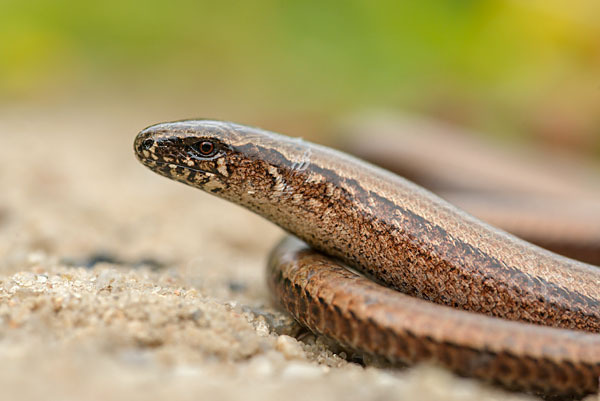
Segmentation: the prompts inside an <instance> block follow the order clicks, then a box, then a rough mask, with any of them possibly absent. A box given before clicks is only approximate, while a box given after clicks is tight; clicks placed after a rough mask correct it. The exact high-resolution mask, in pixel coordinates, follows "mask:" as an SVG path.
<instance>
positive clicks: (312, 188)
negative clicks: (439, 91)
mask: <svg viewBox="0 0 600 401" xmlns="http://www.w3.org/2000/svg"><path fill="white" fill-rule="evenodd" d="M134 149H135V152H136V155H137V156H138V158H139V159H140V161H141V162H142V163H143V164H144V165H146V166H147V167H149V168H150V169H152V170H153V171H155V172H157V173H159V174H161V175H163V176H166V177H168V178H171V179H174V180H177V181H180V182H183V183H185V184H188V185H191V186H194V187H196V188H200V189H203V190H205V191H207V192H210V193H212V194H215V195H217V196H220V197H222V198H224V199H227V200H229V201H232V202H235V203H237V204H240V205H242V206H245V207H247V208H248V209H250V210H252V211H254V212H256V213H258V214H260V215H262V216H263V217H265V218H267V219H269V220H270V221H272V222H274V223H275V224H277V225H279V226H281V227H282V228H284V229H285V230H287V231H289V232H290V233H292V234H294V235H296V236H297V237H299V238H301V239H302V240H304V241H305V242H306V243H307V244H309V245H310V246H311V247H312V248H314V249H316V250H318V251H321V252H323V253H325V254H327V255H330V256H333V257H336V258H339V259H341V260H342V261H344V262H345V263H347V264H349V265H351V266H352V267H354V268H356V269H358V270H360V271H362V272H363V273H365V274H367V275H369V276H372V277H374V278H376V279H377V280H378V281H379V282H382V283H385V284H386V285H387V286H389V287H391V288H394V289H396V290H399V291H401V292H403V293H405V294H407V295H411V296H415V297H418V298H422V299H425V300H428V301H433V302H435V303H437V304H440V305H435V304H433V303H430V302H425V301H422V300H415V299H412V298H410V297H407V296H405V295H400V294H398V293H394V292H392V291H391V290H388V289H384V288H382V287H380V286H376V285H375V284H373V283H371V282H369V281H366V280H365V279H355V278H350V276H348V275H349V274H350V273H343V271H341V270H340V268H339V266H338V265H337V264H336V262H334V261H333V260H331V259H328V258H325V257H323V256H319V257H316V256H314V257H313V256H310V254H309V256H308V257H309V259H310V260H312V262H313V263H306V262H305V261H306V260H307V259H306V257H307V253H306V252H304V251H301V252H298V251H297V249H295V248H294V247H291V248H290V245H289V244H283V245H281V246H280V247H279V248H278V250H277V251H275V253H274V254H273V255H274V256H273V257H272V259H271V260H272V262H271V274H270V285H271V287H272V289H273V291H274V293H275V294H276V296H277V297H278V299H279V300H280V301H281V303H282V304H283V305H284V306H285V307H286V308H287V309H288V311H290V313H292V315H294V316H295V318H296V319H298V320H299V321H300V322H301V323H302V324H304V325H306V326H307V327H308V328H310V329H311V330H313V331H316V332H320V333H323V334H326V335H328V336H330V337H332V338H334V339H336V340H338V341H340V342H342V343H344V344H346V345H349V346H351V347H354V348H357V349H360V350H363V351H366V352H371V353H376V354H380V355H383V356H385V357H388V358H389V359H391V360H397V361H404V362H416V361H420V360H424V359H427V360H434V361H437V362H438V363H440V364H442V365H445V366H448V367H450V368H452V369H454V370H455V371H457V372H458V373H461V374H466V375H473V376H477V377H482V378H487V379H490V380H493V381H496V382H499V383H503V384H505V385H507V386H510V387H515V388H521V389H527V390H535V391H542V392H545V393H549V394H562V395H582V394H586V393H590V392H594V391H596V390H597V378H598V375H599V374H600V336H599V335H597V334H589V333H583V331H587V332H592V333H598V332H600V302H599V300H600V270H599V269H597V268H596V267H594V266H590V265H586V264H583V263H580V262H577V261H574V260H570V259H567V258H564V257H560V256H558V255H555V254H553V253H551V252H548V251H546V250H544V249H541V248H538V247H536V246H534V245H531V244H529V243H527V242H524V241H522V240H519V239H517V238H516V237H513V236H511V235H509V234H507V233H505V232H503V231H500V230H497V229H495V228H493V227H491V226H488V225H486V224H484V223H482V222H480V221H478V220H477V219H475V218H473V217H471V216H469V215H467V214H466V213H464V212H462V211H460V210H458V209H457V208H455V207H453V206H452V205H450V204H448V203H446V202H445V201H443V200H441V199H440V198H438V197H436V196H435V195H433V194H431V193H430V192H428V191H426V190H424V189H422V188H420V187H418V186H416V185H414V184H412V183H410V182H409V181H406V180H404V179H403V178H401V177H398V176H396V175H394V174H392V173H389V172H387V171H385V170H382V169H379V168H377V167H375V166H372V165H370V164H368V163H365V162H363V161H361V160H358V159H355V158H352V157H350V156H348V155H345V154H343V153H340V152H336V151H334V150H331V149H328V148H325V147H322V146H318V145H315V144H311V143H308V142H304V141H302V140H299V139H292V138H288V137H285V136H282V135H278V134H274V133H270V132H267V131H263V130H260V129H256V128H250V127H245V126H241V125H236V124H232V123H224V122H219V121H208V120H196V121H180V122H173V123H163V124H158V125H154V126H151V127H149V128H146V129H145V130H143V131H142V132H140V134H139V135H138V137H137V138H136V140H135V144H134ZM290 249H291V250H290ZM281 255H288V256H286V257H283V256H281ZM289 255H292V256H289ZM311 258H312V259H311ZM290 260H292V261H293V262H290ZM273 261H275V262H273ZM277 261H281V262H280V263H279V262H277ZM290 263H291V264H292V265H293V264H294V263H295V264H297V265H298V266H300V267H299V268H298V269H297V271H298V272H300V273H297V272H296V270H294V269H296V268H295V267H294V268H293V269H292V268H291V267H290V266H291V265H290ZM290 269H291V270H290ZM292 271H294V272H296V273H292ZM307 272H308V273H307ZM336 277H337V278H336ZM352 277H353V276H352ZM348 280H350V282H352V285H350V284H348ZM291 289H294V290H295V291H291V292H290V291H288V290H291ZM323 292H325V293H327V294H330V296H327V297H325V296H322V293H323ZM365 294H368V295H365ZM355 295H356V296H355ZM442 305H446V306H453V307H455V308H458V309H462V310H463V311H453V310H451V309H449V308H447V307H446V306H442ZM464 311H470V312H477V313H479V314H481V315H476V314H473V313H467V312H464ZM485 315H488V316H485ZM494 317H501V318H504V319H507V320H512V321H519V322H510V321H502V320H498V319H496V318H494ZM409 321H412V322H413V323H415V324H416V325H417V326H415V328H414V329H411V327H410V326H408V325H406V324H405V323H406V322H409ZM327 322H332V323H331V324H327ZM334 322H335V323H334ZM538 325H544V326H550V327H541V326H538ZM465 328H468V330H467V329H465ZM565 329H570V330H565ZM456 333H459V334H460V335H458V334H456ZM409 340H410V341H409ZM413 347H416V348H413ZM411 349H412V350H411ZM515 369H516V370H515ZM515 371H516V372H521V373H520V374H515Z"/></svg>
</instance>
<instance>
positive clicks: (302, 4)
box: [0, 0, 600, 147]
mask: <svg viewBox="0 0 600 401" xmlns="http://www.w3.org/2000/svg"><path fill="white" fill-rule="evenodd" d="M599 17H600V2H598V1H596V0H587V1H569V2H567V1H564V0H528V1H522V0H512V1H511V0H487V1H486V0H481V1H474V0H460V1H450V0H448V1H442V0H440V1H425V2H410V1H403V2H400V1H378V2H373V1H367V0H347V1H333V0H319V1H317V0H305V1H284V0H280V1H276V0H254V1H230V0H225V1H197V0H196V1H194V0H171V1H168V2H164V1H157V0H145V1H135V0H105V1H102V2H84V1H77V0H27V1H23V0H0V99H3V100H4V101H7V100H8V101H11V100H13V99H28V98H35V97H36V96H40V95H43V96H48V95H50V96H52V94H56V93H61V92H69V91H71V90H77V88H81V87H102V88H107V87H108V88H111V87H114V88H115V89H118V88H121V89H123V88H126V89H127V90H138V91H146V92H150V91H154V93H162V92H164V91H166V92H169V91H170V93H182V94H184V95H185V96H191V97H193V96H197V94H198V93H199V92H200V91H201V92H202V96H208V97H210V96H211V94H216V93H218V94H219V96H225V97H227V96H231V97H235V98H236V99H237V101H241V102H248V103H252V104H255V105H256V104H261V105H264V107H270V108H273V107H274V108H275V110H276V109H277V108H282V109H293V108H297V109H301V110H320V111H323V112H325V113H335V112H339V111H348V110H353V109H357V108H360V107H386V108H395V107H403V108H411V109H415V110H419V111H423V112H426V113H430V114H434V115H437V116H441V117H444V118H447V119H451V120H455V121H458V122H461V123H465V124H468V125H473V126H476V127H479V128H483V129H486V130H488V129H489V130H492V131H502V132H505V133H510V132H518V133H522V132H528V133H531V134H532V135H534V136H535V135H537V136H543V137H546V138H550V139H552V140H553V139H556V138H558V140H560V141H563V142H564V140H565V139H564V138H565V137H566V136H568V137H569V138H568V140H567V142H569V143H572V144H575V145H577V146H579V147H582V146H583V147H589V146H597V145H598V142H599V141H598V136H600V106H599V105H600V22H599V20H598V18H599ZM561 138H562V139H561Z"/></svg>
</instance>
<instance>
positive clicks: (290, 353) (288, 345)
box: [275, 335, 305, 359]
mask: <svg viewBox="0 0 600 401" xmlns="http://www.w3.org/2000/svg"><path fill="white" fill-rule="evenodd" d="M275 349H276V350H277V351H279V352H281V353H282V354H283V356H285V359H300V358H303V357H304V356H305V355H304V350H303V349H302V347H301V346H300V344H299V343H298V341H296V340H295V339H294V338H292V337H290V336H286V335H281V336H279V337H277V344H276V346H275Z"/></svg>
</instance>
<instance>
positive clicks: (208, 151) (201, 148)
mask: <svg viewBox="0 0 600 401" xmlns="http://www.w3.org/2000/svg"><path fill="white" fill-rule="evenodd" d="M195 147H196V149H197V150H198V152H200V154H201V155H202V156H205V157H208V156H212V155H214V154H215V150H216V146H215V144H214V143H212V142H210V141H201V142H198V143H197V144H196V146H195Z"/></svg>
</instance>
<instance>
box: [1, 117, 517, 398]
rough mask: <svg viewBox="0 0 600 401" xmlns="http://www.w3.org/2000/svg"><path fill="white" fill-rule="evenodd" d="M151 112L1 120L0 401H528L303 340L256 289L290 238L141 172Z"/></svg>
mask: <svg viewBox="0 0 600 401" xmlns="http://www.w3.org/2000/svg"><path fill="white" fill-rule="evenodd" d="M147 114H148V113H143V112H140V113H138V114H136V115H133V116H129V114H126V113H123V112H122V111H121V112H118V111H115V110H112V111H111V110H104V111H101V112H94V111H92V110H88V111H85V112H82V113H77V114H75V113H73V112H72V111H60V110H58V111H56V110H55V111H53V112H45V113H42V112H36V113H32V112H31V110H27V109H16V110H4V111H2V112H1V114H0V139H1V140H2V141H1V146H0V188H1V190H0V399H1V400H33V399H36V400H37V399H44V400H105V399H111V400H162V399H174V400H175V399H177V400H199V399H211V400H234V399H244V400H269V399H286V400H316V399H327V400H335V399H339V400H400V399H422V400H493V399H498V400H500V399H502V400H505V399H510V398H512V399H526V398H527V397H525V396H523V395H518V394H507V393H504V392H502V391H499V390H497V389H494V388H490V387H487V386H484V385H481V384H480V383H478V382H476V381H472V380H466V379H461V378H457V377H455V376H453V375H452V374H449V373H447V372H445V371H443V370H439V369H437V368H434V367H428V366H421V367H416V368H413V369H404V370H390V369H384V368H378V367H373V366H367V367H364V366H362V365H359V364H356V363H352V362H348V361H347V360H346V359H344V357H345V356H346V354H345V353H342V352H340V353H339V354H338V353H336V352H338V351H339V350H337V349H336V348H335V346H334V347H328V346H327V344H328V342H327V341H326V340H324V339H322V338H318V337H315V336H313V335H311V334H309V333H306V332H304V331H303V330H301V329H300V328H299V327H298V326H297V325H296V324H295V323H294V322H293V321H292V320H291V319H290V318H289V317H288V316H287V315H286V314H285V313H282V312H280V311H279V310H278V309H277V308H276V306H275V305H273V303H272V301H271V299H270V297H269V293H268V291H267V288H266V285H265V282H264V263H265V259H266V256H267V254H268V251H269V249H270V248H271V246H272V245H273V243H274V242H275V241H276V240H277V239H278V238H279V237H281V236H282V235H283V233H282V232H281V231H280V230H279V229H277V228H275V227H274V226H272V225H271V224H269V223H268V222H266V221H263V220H261V219H260V218H259V217H256V216H254V215H252V214H251V213H249V212H247V211H245V210H243V209H241V208H239V207H237V206H234V205H230V204H228V203H226V202H224V201H221V200H219V199H217V198H213V197H211V196H209V195H206V194H204V193H201V192H200V191H197V190H194V189H191V188H188V187H185V186H183V185H181V184H178V183H174V182H171V181H169V180H167V179H164V178H162V177H159V176H157V175H155V174H153V173H151V172H150V171H148V170H146V169H145V168H143V167H142V166H141V165H140V164H139V163H138V162H137V161H136V160H135V158H134V156H133V152H132V140H133V138H134V136H135V134H136V132H137V131H138V130H139V129H141V128H143V127H144V126H146V125H149V124H151V123H154V122H157V121H158V120H160V118H155V119H152V118H151V117H149V116H148V115H147ZM114 115H118V116H117V117H112V116H114ZM297 338H300V340H298V339H297ZM367 365H368V364H367Z"/></svg>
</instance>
